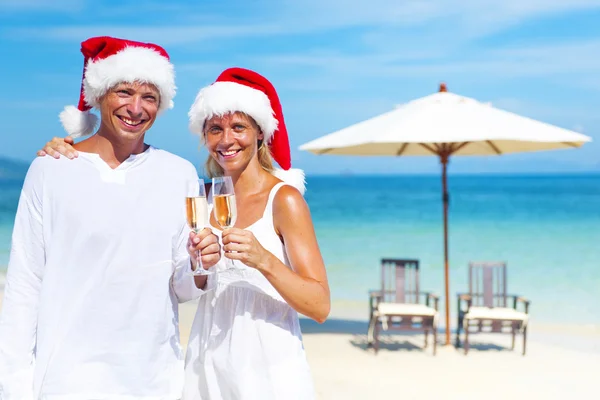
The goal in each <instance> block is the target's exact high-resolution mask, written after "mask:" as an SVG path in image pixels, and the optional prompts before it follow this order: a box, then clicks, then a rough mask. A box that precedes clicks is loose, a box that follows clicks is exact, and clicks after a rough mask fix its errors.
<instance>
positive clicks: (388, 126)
mask: <svg viewBox="0 0 600 400" xmlns="http://www.w3.org/2000/svg"><path fill="white" fill-rule="evenodd" d="M589 141H591V138H590V137H588V136H585V135H582V134H580V133H577V132H573V131H569V130H567V129H563V128H559V127H557V126H553V125H550V124H547V123H544V122H540V121H536V120H533V119H531V118H527V117H523V116H520V115H517V114H514V113H511V112H508V111H504V110H500V109H498V108H495V107H493V106H492V105H491V104H489V103H482V102H479V101H477V100H475V99H472V98H469V97H463V96H459V95H457V94H454V93H450V92H448V91H447V90H446V85H445V84H441V85H440V89H439V92H437V93H434V94H431V95H429V96H425V97H422V98H419V99H416V100H413V101H411V102H409V103H406V104H403V105H401V106H399V107H397V108H396V109H394V110H392V111H389V112H387V113H384V114H381V115H378V116H376V117H374V118H371V119H368V120H365V121H362V122H359V123H357V124H354V125H351V126H349V127H347V128H344V129H342V130H339V131H337V132H334V133H331V134H328V135H325V136H322V137H320V138H318V139H315V140H312V141H310V142H308V143H305V144H303V145H301V146H300V150H305V151H309V152H311V153H314V154H319V155H321V154H325V155H355V156H395V157H400V156H436V157H438V158H439V159H440V162H441V165H442V203H443V215H444V217H443V218H444V284H445V288H444V295H445V306H446V307H445V311H446V321H445V322H446V344H450V297H449V291H450V282H449V263H448V201H449V196H448V183H447V167H448V161H449V159H450V157H453V156H487V155H502V154H508V153H517V152H533V151H541V150H553V149H569V148H575V147H580V146H582V145H583V144H584V143H586V142H589Z"/></svg>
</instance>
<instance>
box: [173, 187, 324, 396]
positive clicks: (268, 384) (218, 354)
mask: <svg viewBox="0 0 600 400" xmlns="http://www.w3.org/2000/svg"><path fill="white" fill-rule="evenodd" d="M283 185H285V184H284V183H278V184H277V185H275V186H274V187H273V189H271V192H270V193H269V199H268V201H267V205H266V207H265V211H264V214H263V216H262V218H261V219H259V220H258V221H256V222H255V223H254V224H252V225H251V226H249V227H248V228H246V230H249V231H251V232H252V233H253V234H254V236H255V237H256V238H257V239H258V241H259V242H260V243H261V245H262V246H263V247H264V248H265V249H266V250H268V251H270V252H271V253H273V254H274V255H275V256H276V257H277V258H279V259H280V260H281V261H282V262H283V263H284V264H286V265H288V266H289V262H288V259H287V255H286V253H285V248H284V246H283V243H282V242H281V239H280V238H279V236H277V234H276V233H275V228H274V226H273V199H274V197H275V194H276V193H277V191H278V190H279V188H281V187H282V186H283ZM214 231H215V233H216V234H217V235H220V231H218V230H216V229H214ZM225 260H229V259H226V258H224V257H223V258H222V259H221V261H219V264H217V266H216V267H217V269H222V268H223V267H224V262H225ZM235 263H236V266H237V267H239V268H241V270H226V271H220V272H217V273H216V274H213V275H209V278H208V282H207V290H206V292H205V293H204V294H203V295H202V297H201V298H200V300H199V304H198V310H197V312H196V316H195V318H194V323H193V325H192V330H191V334H190V340H189V344H188V348H187V354H186V360H185V388H184V394H183V398H182V399H183V400H199V399H203V400H206V399H210V400H220V399H223V400H254V399H257V400H258V399H260V400H294V399H298V400H311V399H314V398H315V393H314V387H313V382H312V376H311V373H310V369H309V367H308V363H307V361H306V356H305V353H304V347H303V345H302V334H301V332H300V325H299V321H298V314H297V313H296V311H295V310H294V309H292V308H291V307H290V306H289V305H288V304H287V303H286V302H285V301H284V300H283V298H282V297H281V295H280V294H279V293H278V292H277V291H276V290H275V289H274V288H273V286H272V285H271V284H270V283H269V281H268V280H267V279H266V278H265V277H264V276H263V275H262V274H261V273H260V272H259V271H257V270H256V269H254V268H250V267H248V266H246V265H244V264H243V263H241V262H239V261H235Z"/></svg>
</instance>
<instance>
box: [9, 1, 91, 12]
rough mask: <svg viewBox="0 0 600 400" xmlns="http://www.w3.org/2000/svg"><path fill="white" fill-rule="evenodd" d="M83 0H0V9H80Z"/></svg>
mask: <svg viewBox="0 0 600 400" xmlns="http://www.w3.org/2000/svg"><path fill="white" fill-rule="evenodd" d="M84 3H85V0H2V1H0V10H4V11H13V12H36V11H67V12H76V11H79V10H81V9H82V7H83V5H84Z"/></svg>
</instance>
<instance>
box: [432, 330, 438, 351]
mask: <svg viewBox="0 0 600 400" xmlns="http://www.w3.org/2000/svg"><path fill="white" fill-rule="evenodd" d="M437 334H438V330H437V326H434V327H433V355H434V356H435V354H436V353H437V341H438V338H437V336H438V335H437Z"/></svg>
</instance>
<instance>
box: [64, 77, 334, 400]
mask: <svg viewBox="0 0 600 400" xmlns="http://www.w3.org/2000/svg"><path fill="white" fill-rule="evenodd" d="M189 115H190V129H191V130H192V131H193V132H195V133H197V134H199V135H201V138H202V141H203V143H204V144H205V145H206V148H207V150H208V152H209V158H208V160H207V163H206V172H207V174H208V175H209V176H220V175H228V176H231V178H232V181H233V183H234V190H235V195H236V203H237V209H238V218H237V221H236V223H235V226H234V227H233V228H231V229H225V230H224V231H222V232H221V231H220V229H219V228H218V224H217V223H216V221H215V219H214V217H211V226H212V228H213V231H215V233H217V234H218V235H220V236H221V237H222V243H223V250H224V253H223V254H224V257H223V258H222V259H221V261H220V262H219V264H218V265H217V266H218V270H219V272H218V273H217V274H214V275H209V276H208V278H206V277H204V276H202V277H199V278H196V282H197V285H198V286H199V287H200V288H204V289H205V291H203V295H202V297H201V298H200V301H199V305H198V310H197V313H196V317H195V319H194V323H193V326H192V331H191V334H190V340H189V344H188V349H187V355H186V372H185V374H186V375H185V390H184V396H183V399H185V400H196V399H286V400H287V399H312V398H314V388H313V384H312V378H311V375H310V370H309V367H308V364H307V362H306V357H305V354H304V349H303V346H302V338H301V332H300V327H299V323H298V314H297V313H301V314H304V315H306V316H308V317H310V318H312V319H314V320H315V321H318V322H323V321H325V319H326V318H327V316H328V314H329V310H330V295H329V286H328V282H327V276H326V272H325V266H324V263H323V260H322V257H321V253H320V250H319V247H318V244H317V240H316V237H315V233H314V228H313V224H312V220H311V217H310V212H309V209H308V206H307V204H306V202H305V200H304V198H303V197H302V194H301V192H300V191H299V190H298V189H296V188H295V187H293V186H290V185H288V184H286V183H284V182H282V181H281V180H280V179H278V178H277V177H276V176H275V175H274V174H277V175H278V176H281V177H283V178H284V179H285V180H286V181H287V180H291V181H294V184H295V185H296V186H300V184H301V183H302V182H303V177H302V175H301V171H297V170H296V171H294V170H291V169H290V167H291V165H290V150H289V144H288V138H287V131H286V127H285V122H284V119H283V113H282V111H281V106H280V104H279V99H278V97H277V93H276V91H275V89H274V88H273V86H272V85H271V84H270V83H269V81H267V80H266V79H265V78H264V77H262V76H260V75H259V74H257V73H255V72H252V71H249V70H245V69H240V68H232V69H228V70H226V71H224V72H223V73H222V74H221V75H220V76H219V78H218V79H217V81H216V82H215V83H213V84H212V85H210V86H208V87H206V88H204V89H202V90H201V91H200V92H199V94H198V96H197V98H196V101H195V103H194V104H193V106H192V108H191V110H190V113H189ZM68 150H69V149H68V148H66V149H63V153H65V152H68ZM271 154H272V155H273V158H274V159H275V161H277V163H278V164H279V165H280V166H281V167H282V168H283V169H284V171H281V170H274V169H273V165H272V158H271ZM227 259H231V260H234V263H235V264H236V267H238V268H236V269H226V268H225V263H226V262H227V261H228V260H227Z"/></svg>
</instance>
